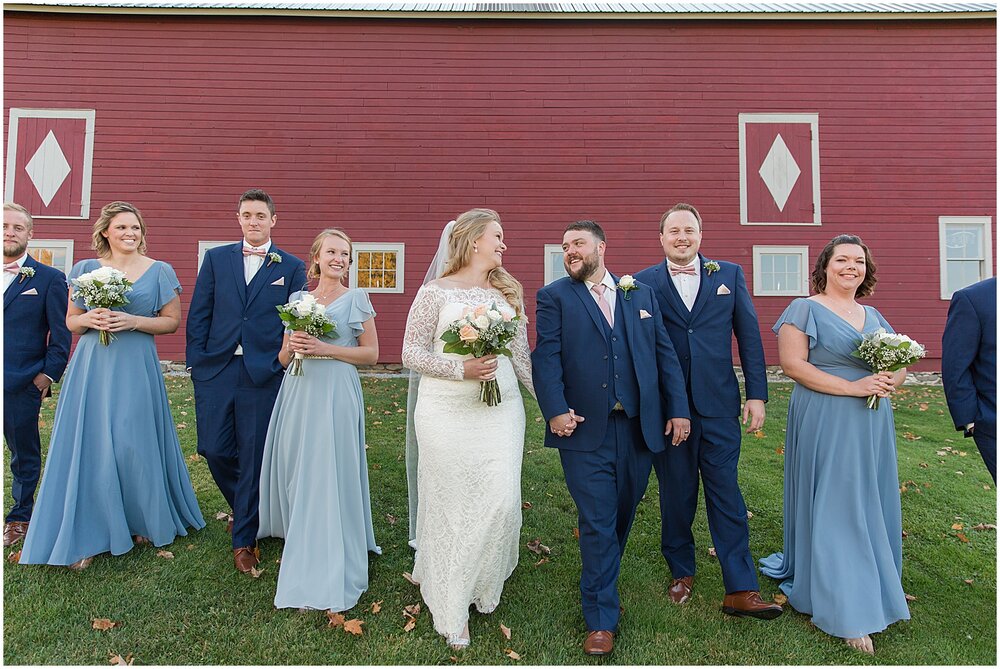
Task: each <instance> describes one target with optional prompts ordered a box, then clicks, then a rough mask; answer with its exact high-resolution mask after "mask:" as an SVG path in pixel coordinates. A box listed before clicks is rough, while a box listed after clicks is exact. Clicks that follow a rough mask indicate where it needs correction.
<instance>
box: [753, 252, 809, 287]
mask: <svg viewBox="0 0 1000 669" xmlns="http://www.w3.org/2000/svg"><path fill="white" fill-rule="evenodd" d="M779 254H780V255H795V254H798V255H799V256H800V257H801V258H802V282H801V283H800V284H799V286H798V287H797V288H788V289H785V290H766V289H765V288H764V285H763V284H764V272H763V270H762V268H761V267H762V263H761V259H762V257H763V256H765V255H779ZM809 272H810V269H809V247H808V246H754V247H753V294H754V296H755V297H757V296H759V297H769V296H787V297H803V296H808V295H809Z"/></svg>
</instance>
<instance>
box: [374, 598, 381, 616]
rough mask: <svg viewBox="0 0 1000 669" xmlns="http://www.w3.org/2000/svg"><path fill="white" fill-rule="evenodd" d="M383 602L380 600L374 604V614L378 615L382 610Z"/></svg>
mask: <svg viewBox="0 0 1000 669" xmlns="http://www.w3.org/2000/svg"><path fill="white" fill-rule="evenodd" d="M382 601H383V600H381V599H380V600H378V601H377V602H372V613H378V612H379V611H381V610H382Z"/></svg>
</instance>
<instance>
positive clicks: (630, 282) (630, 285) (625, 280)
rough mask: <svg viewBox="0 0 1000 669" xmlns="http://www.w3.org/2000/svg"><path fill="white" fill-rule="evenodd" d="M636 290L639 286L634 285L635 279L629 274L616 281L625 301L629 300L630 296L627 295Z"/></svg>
mask: <svg viewBox="0 0 1000 669" xmlns="http://www.w3.org/2000/svg"><path fill="white" fill-rule="evenodd" d="M638 288H639V286H637V285H635V279H634V278H632V275H631V274H622V278H621V279H619V280H618V289H619V290H620V291H622V297H624V298H625V299H626V300H631V299H632V296H631V295H629V293H631V292H632V291H633V290H636V289H638Z"/></svg>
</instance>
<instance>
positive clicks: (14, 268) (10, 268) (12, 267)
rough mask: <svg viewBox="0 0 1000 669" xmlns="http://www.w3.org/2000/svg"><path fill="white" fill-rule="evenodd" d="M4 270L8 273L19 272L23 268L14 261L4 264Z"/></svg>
mask: <svg viewBox="0 0 1000 669" xmlns="http://www.w3.org/2000/svg"><path fill="white" fill-rule="evenodd" d="M3 271H5V272H7V273H8V274H17V273H18V272H20V271H21V268H20V267H19V266H18V264H17V263H16V262H12V263H7V264H6V265H4V266H3Z"/></svg>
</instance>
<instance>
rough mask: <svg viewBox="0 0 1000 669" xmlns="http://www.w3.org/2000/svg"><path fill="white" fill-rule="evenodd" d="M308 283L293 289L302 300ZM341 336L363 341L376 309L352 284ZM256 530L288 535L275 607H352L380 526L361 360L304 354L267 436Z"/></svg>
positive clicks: (340, 311) (341, 303) (338, 340)
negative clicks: (375, 520) (372, 490)
mask: <svg viewBox="0 0 1000 669" xmlns="http://www.w3.org/2000/svg"><path fill="white" fill-rule="evenodd" d="M303 294H304V293H303V292H299V293H294V294H292V295H291V297H290V298H289V299H290V300H296V299H298V298H299V297H301V296H302V295H303ZM326 314H327V316H329V317H330V318H331V320H333V321H334V322H335V323H336V324H337V335H338V336H337V337H335V338H329V337H327V338H324V339H323V341H326V342H327V343H332V344H336V345H338V346H357V345H358V340H357V338H358V336H359V335H360V334H361V333H362V332H364V327H362V324H363V323H364V322H365V321H367V320H368V319H370V318H372V317H374V316H375V310H374V309H373V308H372V304H371V302H370V301H369V300H368V295H367V294H366V293H365V292H364V291H363V290H360V289H352V290H349V291H348V292H346V293H344V294H343V295H341V296H340V297H339V298H337V299H336V300H334V301H333V302H331V303H330V304H329V305H328V306H327V308H326ZM257 537H258V538H264V537H284V539H285V546H284V549H283V551H282V553H281V566H280V569H279V571H278V590H277V593H276V594H275V597H274V605H275V607H277V608H279V609H281V608H308V609H321V610H326V609H329V610H332V611H346V610H347V609H350V608H352V607H353V606H354V605H355V604H357V603H358V599H359V598H360V597H361V594H362V593H363V592H364V591H365V590H367V589H368V552H369V551H371V552H373V553H381V552H382V549H381V548H379V547H378V545H377V544H376V543H375V532H374V529H373V528H372V511H371V501H370V500H369V493H368V460H367V458H366V456H365V404H364V397H363V396H362V394H361V380H360V378H359V377H358V369H357V367H355V366H354V365H352V364H350V363H347V362H343V361H342V360H324V359H319V358H306V359H305V360H303V361H302V375H301V376H291V375H290V374H288V372H286V373H285V377H284V379H283V380H282V382H281V389H280V390H279V391H278V398H277V400H276V401H275V403H274V410H273V411H272V412H271V423H270V425H269V426H268V428H267V438H266V439H265V441H264V457H263V462H262V464H261V471H260V529H259V531H258V532H257Z"/></svg>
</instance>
